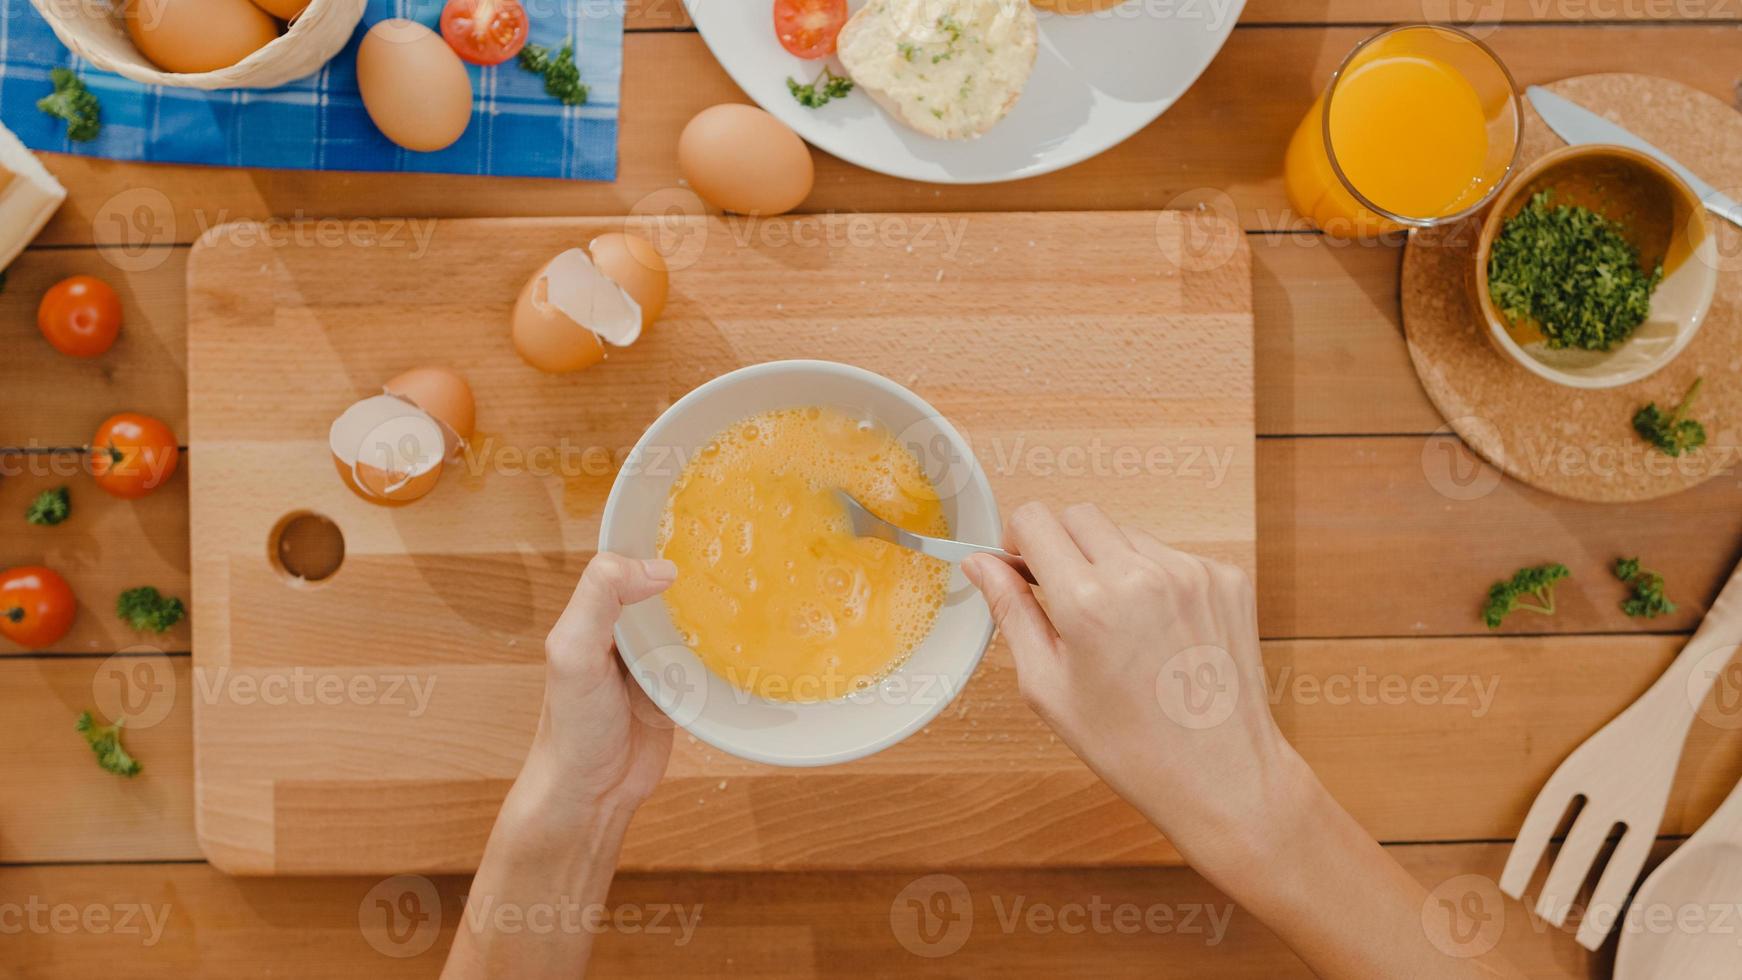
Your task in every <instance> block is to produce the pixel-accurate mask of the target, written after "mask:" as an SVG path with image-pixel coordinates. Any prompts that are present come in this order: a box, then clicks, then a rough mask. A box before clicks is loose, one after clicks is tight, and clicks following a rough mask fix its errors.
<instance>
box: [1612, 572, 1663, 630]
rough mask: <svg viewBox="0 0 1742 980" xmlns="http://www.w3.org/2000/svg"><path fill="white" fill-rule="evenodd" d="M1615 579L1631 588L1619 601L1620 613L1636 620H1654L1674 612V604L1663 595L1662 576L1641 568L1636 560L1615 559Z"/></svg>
mask: <svg viewBox="0 0 1742 980" xmlns="http://www.w3.org/2000/svg"><path fill="white" fill-rule="evenodd" d="M1615 577H1616V578H1618V579H1620V580H1621V581H1622V582H1624V583H1626V584H1627V585H1628V586H1630V587H1632V589H1633V592H1632V594H1630V595H1629V596H1628V597H1627V598H1626V599H1623V600H1622V601H1621V611H1622V612H1624V613H1626V614H1627V615H1629V616H1632V617H1634V618H1636V619H1656V618H1657V617H1659V616H1668V615H1669V614H1670V613H1673V612H1675V603H1673V602H1671V601H1669V599H1668V597H1666V596H1665V595H1664V594H1663V576H1662V575H1659V574H1658V573H1656V572H1654V571H1652V570H1651V569H1649V568H1641V567H1640V565H1639V559H1637V558H1617V559H1615Z"/></svg>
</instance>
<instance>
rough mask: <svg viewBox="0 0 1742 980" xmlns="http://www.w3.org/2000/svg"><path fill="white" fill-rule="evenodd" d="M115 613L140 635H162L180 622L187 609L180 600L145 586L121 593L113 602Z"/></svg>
mask: <svg viewBox="0 0 1742 980" xmlns="http://www.w3.org/2000/svg"><path fill="white" fill-rule="evenodd" d="M115 613H116V615H118V616H120V617H121V619H122V621H123V622H125V623H127V624H128V625H129V626H132V627H133V628H134V629H136V630H138V631H139V632H141V633H147V632H149V633H163V632H167V631H168V630H169V628H170V627H172V626H174V625H175V624H177V623H179V622H181V618H182V617H183V616H185V615H187V607H186V606H184V605H182V601H181V600H180V599H177V598H174V597H173V596H166V595H164V594H163V593H161V592H159V591H157V590H156V589H154V588H152V587H151V586H149V585H147V586H142V587H140V588H137V589H128V590H127V591H126V592H123V593H121V597H120V598H118V599H116V600H115Z"/></svg>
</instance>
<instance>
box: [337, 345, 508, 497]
mask: <svg viewBox="0 0 1742 980" xmlns="http://www.w3.org/2000/svg"><path fill="white" fill-rule="evenodd" d="M384 387H385V390H384V392H383V393H382V394H379V395H372V396H370V397H368V398H365V399H363V400H362V401H359V402H357V403H356V404H354V405H352V406H351V407H350V408H347V409H345V411H344V413H343V414H342V415H340V416H339V417H338V418H337V419H336V420H334V422H333V425H332V428H331V430H329V433H328V448H329V449H330V450H331V452H332V455H333V465H334V466H335V467H336V468H337V469H338V471H339V477H340V478H341V479H343V480H344V481H345V485H346V486H347V487H350V488H351V490H352V491H353V492H355V493H356V494H357V495H358V496H360V497H362V498H363V499H364V500H367V501H369V502H370V503H375V504H382V505H386V506H400V505H404V504H409V503H411V502H412V501H414V500H417V499H419V498H420V497H423V496H424V495H425V494H427V493H429V492H430V491H431V490H433V489H435V485H436V483H437V481H439V480H440V479H441V475H442V469H443V468H444V467H445V466H446V465H447V464H448V463H449V462H450V461H452V460H454V459H457V458H458V457H459V454H460V452H461V451H462V450H463V449H464V448H465V445H466V441H467V440H468V439H470V438H471V436H472V421H473V417H474V413H475V404H474V402H473V399H472V390H471V388H470V387H469V386H468V385H467V384H466V382H465V379H464V378H461V377H460V376H459V375H457V374H455V373H454V372H452V371H449V370H447V369H446V368H417V369H414V370H411V371H407V372H406V373H404V374H402V375H399V376H398V377H396V378H394V379H393V380H392V381H389V382H388V383H387V384H386V385H385V386H384Z"/></svg>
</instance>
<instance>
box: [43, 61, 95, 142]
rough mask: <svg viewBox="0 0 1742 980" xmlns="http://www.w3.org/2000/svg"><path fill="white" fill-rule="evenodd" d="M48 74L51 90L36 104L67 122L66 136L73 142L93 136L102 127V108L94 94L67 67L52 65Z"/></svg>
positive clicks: (89, 138)
mask: <svg viewBox="0 0 1742 980" xmlns="http://www.w3.org/2000/svg"><path fill="white" fill-rule="evenodd" d="M48 77H49V78H50V79H51V80H53V82H54V93H53V94H52V95H45V96H43V97H42V98H40V99H37V100H36V107H37V108H38V109H41V110H42V111H43V112H46V113H48V114H49V115H51V116H54V117H55V118H57V119H65V120H66V121H67V139H70V140H72V141H74V142H76V143H83V142H85V141H87V140H94V139H96V138H97V133H98V132H99V131H100V130H102V128H103V107H102V106H101V105H100V104H99V103H98V102H97V97H96V96H95V95H92V94H91V90H90V89H88V88H85V83H84V81H83V80H82V79H80V78H79V76H77V75H75V74H73V73H72V72H71V71H70V70H68V69H66V68H52V69H50V70H49V73H48Z"/></svg>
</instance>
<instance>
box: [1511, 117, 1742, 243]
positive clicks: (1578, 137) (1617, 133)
mask: <svg viewBox="0 0 1742 980" xmlns="http://www.w3.org/2000/svg"><path fill="white" fill-rule="evenodd" d="M1524 94H1525V95H1527V96H1528V97H1529V98H1530V104H1531V105H1533V106H1535V107H1536V111H1537V112H1538V113H1540V114H1541V115H1542V118H1543V121H1544V122H1546V123H1548V128H1550V129H1552V130H1554V131H1555V133H1556V135H1558V136H1560V138H1561V139H1564V140H1566V141H1567V142H1568V143H1570V144H1572V145H1574V146H1581V145H1583V144H1586V143H1609V144H1613V145H1615V146H1625V147H1627V148H1628V149H1630V150H1638V151H1639V152H1640V153H1643V154H1645V155H1646V156H1649V157H1652V158H1653V159H1655V160H1657V161H1658V162H1659V163H1661V164H1663V165H1664V166H1666V167H1668V168H1669V169H1671V170H1673V171H1675V172H1676V175H1677V176H1679V177H1680V178H1681V179H1683V180H1685V181H1687V182H1688V186H1689V187H1691V188H1693V191H1694V193H1695V194H1696V195H1698V196H1699V198H1700V201H1701V202H1703V203H1704V204H1705V205H1706V210H1707V211H1710V212H1712V213H1713V214H1715V215H1717V216H1718V217H1720V218H1723V219H1724V220H1726V221H1728V222H1730V223H1731V224H1733V225H1736V226H1737V227H1742V204H1737V203H1736V202H1735V201H1734V200H1732V199H1731V198H1728V197H1725V196H1724V195H1723V194H1720V193H1718V189H1717V188H1716V187H1713V186H1712V185H1711V184H1709V183H1707V182H1706V181H1704V180H1701V179H1700V177H1699V175H1697V174H1695V173H1694V172H1693V171H1692V170H1689V169H1688V168H1686V167H1684V166H1682V165H1681V163H1680V162H1678V161H1677V160H1676V159H1675V158H1674V157H1672V156H1670V155H1669V154H1667V153H1665V152H1663V151H1662V150H1660V149H1658V148H1657V147H1655V146H1652V145H1651V144H1650V143H1647V142H1645V141H1644V140H1642V139H1640V138H1639V137H1637V136H1635V135H1633V134H1632V133H1630V132H1628V131H1627V130H1625V129H1623V128H1621V127H1620V126H1618V125H1616V124H1615V123H1612V122H1610V121H1609V120H1607V119H1604V118H1603V117H1602V116H1599V115H1597V114H1596V113H1594V112H1592V111H1591V110H1589V109H1587V108H1585V107H1584V106H1582V105H1579V104H1578V103H1576V102H1569V101H1567V100H1566V99H1563V98H1561V97H1560V96H1558V95H1556V94H1554V93H1553V92H1550V91H1549V90H1548V89H1546V88H1543V87H1542V86H1540V85H1532V86H1531V87H1530V88H1528V89H1526V90H1525V93H1524Z"/></svg>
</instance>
